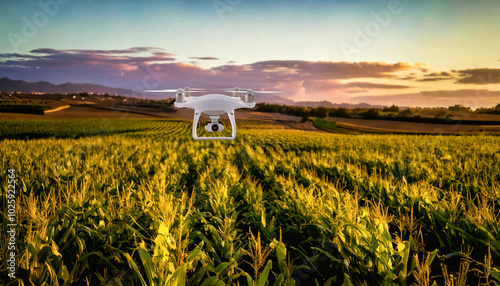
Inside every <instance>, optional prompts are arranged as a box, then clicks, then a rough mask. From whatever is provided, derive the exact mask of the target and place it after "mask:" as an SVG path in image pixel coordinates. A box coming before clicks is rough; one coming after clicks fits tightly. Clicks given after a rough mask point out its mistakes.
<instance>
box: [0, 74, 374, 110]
mask: <svg viewBox="0 0 500 286" xmlns="http://www.w3.org/2000/svg"><path fill="white" fill-rule="evenodd" d="M0 91H3V92H15V91H18V92H45V93H79V92H93V93H107V94H111V95H122V96H130V95H133V94H136V93H135V92H133V91H132V90H130V89H124V88H115V87H109V86H104V85H99V84H92V83H71V82H67V83H63V84H53V83H50V82H47V81H37V82H27V81H23V80H12V79H9V78H6V77H4V78H0ZM150 97H151V98H152V99H156V98H154V97H155V96H150ZM256 102H257V103H260V102H266V103H270V104H281V105H299V106H308V107H318V106H324V107H331V108H339V107H344V108H349V109H352V108H382V106H381V105H370V104H368V103H358V104H350V103H332V102H330V101H293V100H291V99H288V98H285V97H282V96H276V95H274V96H272V97H270V96H266V97H260V96H256Z"/></svg>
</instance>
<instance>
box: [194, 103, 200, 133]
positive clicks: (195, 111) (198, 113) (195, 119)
mask: <svg viewBox="0 0 500 286" xmlns="http://www.w3.org/2000/svg"><path fill="white" fill-rule="evenodd" d="M200 116H201V112H199V111H198V110H196V109H195V110H194V118H193V138H194V139H196V140H199V139H200V137H198V132H197V128H198V121H199V120H200Z"/></svg>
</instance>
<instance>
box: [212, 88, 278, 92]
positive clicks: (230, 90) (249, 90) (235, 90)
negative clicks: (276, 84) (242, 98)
mask: <svg viewBox="0 0 500 286" xmlns="http://www.w3.org/2000/svg"><path fill="white" fill-rule="evenodd" d="M216 90H220V91H225V92H234V93H249V92H250V93H283V92H282V91H273V90H251V89H242V90H240V89H238V88H237V87H236V88H234V89H229V88H223V89H216Z"/></svg>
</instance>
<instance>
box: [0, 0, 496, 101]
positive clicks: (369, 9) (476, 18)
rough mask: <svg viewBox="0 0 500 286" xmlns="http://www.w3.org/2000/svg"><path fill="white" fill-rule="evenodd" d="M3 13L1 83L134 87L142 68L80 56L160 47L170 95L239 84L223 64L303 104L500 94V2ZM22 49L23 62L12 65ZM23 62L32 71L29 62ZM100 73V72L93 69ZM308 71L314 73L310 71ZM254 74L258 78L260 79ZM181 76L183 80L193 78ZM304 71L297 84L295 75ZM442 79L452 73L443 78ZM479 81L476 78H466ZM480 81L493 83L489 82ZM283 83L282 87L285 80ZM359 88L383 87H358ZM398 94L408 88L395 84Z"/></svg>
mask: <svg viewBox="0 0 500 286" xmlns="http://www.w3.org/2000/svg"><path fill="white" fill-rule="evenodd" d="M66 2H67V3H66ZM40 3H42V4H40ZM0 11H1V12H0V27H1V29H0V54H2V55H3V59H2V58H0V76H2V77H3V76H7V77H11V78H16V79H26V80H47V81H52V82H55V83H62V82H65V81H72V82H94V83H100V84H106V85H110V86H118V87H125V88H133V87H135V86H136V85H137V82H139V81H140V76H139V75H138V74H137V73H135V74H134V75H131V74H130V73H127V70H128V71H129V72H130V71H131V69H132V68H131V67H130V66H127V67H124V66H123V65H120V66H111V65H106V60H111V61H112V62H116V60H117V58H113V59H109V58H107V57H106V58H105V57H104V56H102V55H101V56H100V57H97V58H93V59H92V60H87V61H85V62H78V63H79V64H80V66H78V65H77V64H76V63H77V62H75V58H78V59H82V57H85V56H88V55H89V54H92V55H94V54H95V53H89V51H90V50H115V51H117V50H127V49H130V48H133V47H151V48H158V49H162V51H161V52H162V53H169V54H170V55H168V57H169V58H173V60H170V61H167V60H163V61H159V62H155V61H149V62H141V63H142V64H149V65H154V64H155V63H156V64H164V65H160V66H157V67H156V69H158V70H159V71H165V74H167V73H169V74H170V76H171V77H172V78H171V79H168V76H167V80H164V81H162V82H161V83H160V84H159V85H160V86H161V87H163V86H164V85H165V86H166V85H168V87H176V85H175V84H179V85H181V84H184V83H186V84H187V83H189V82H192V81H193V80H194V81H195V82H194V83H193V84H192V85H198V84H197V83H196V81H201V82H213V83H217V84H218V83H219V81H221V84H222V83H224V82H226V81H228V80H231V77H230V75H226V74H224V75H223V76H221V77H217V76H215V75H214V74H217V73H219V74H220V73H221V70H228V69H223V68H221V67H223V66H225V65H231V66H237V67H239V69H238V71H236V72H234V76H237V77H238V78H237V79H233V80H234V81H236V82H238V81H240V82H241V83H242V84H246V85H251V86H254V85H255V84H257V85H260V86H257V87H258V88H267V87H268V85H269V83H270V82H266V81H264V80H261V79H259V77H258V73H260V74H262V75H263V74H264V73H266V76H270V75H269V74H270V73H272V75H280V76H281V77H280V78H274V77H273V76H272V75H271V76H270V77H273V79H274V80H275V81H273V82H272V83H275V84H273V85H272V86H269V87H270V88H282V89H283V88H285V89H286V91H287V92H288V93H287V94H288V95H289V97H290V98H293V99H296V100H304V99H310V100H322V99H327V100H331V101H355V100H361V99H363V100H365V101H366V100H367V99H368V101H370V100H372V101H373V102H375V101H376V100H375V99H376V98H375V96H380V97H379V98H382V97H381V96H385V97H383V98H385V100H386V99H387V96H391V95H398V94H413V95H415V94H418V93H422V92H431V91H438V90H471V92H472V91H473V90H477V89H481V90H484V89H487V90H491V91H492V92H494V91H497V90H499V84H498V83H499V82H500V71H499V67H500V37H499V36H498V32H499V31H500V17H498V15H500V2H498V1H494V0H482V1H452V0H444V1H438V0H435V1H431V0H423V1H416V0H413V1H411V0H401V1H396V0H372V1H341V0H338V1H326V0H325V1H323V0H322V1H315V0H300V1H299V0H296V1H277V0H268V1H255V0H253V1H252V0H216V1H193V0H185V1H180V0H178V1H148V2H142V1H77V0H69V1H68V0H64V1H63V0H59V1H57V0H42V1H40V2H38V1H31V2H25V1H6V0H0ZM30 26H31V28H33V27H34V29H30ZM26 32H28V33H26ZM41 48H48V49H53V50H57V51H70V52H66V53H67V54H66V55H65V56H64V58H61V55H60V53H58V54H57V55H56V54H54V51H52V54H43V53H31V51H33V50H38V49H41ZM82 51H84V52H82ZM85 51H86V52H85ZM158 52H159V51H158V50H155V51H153V50H134V55H133V56H134V57H140V56H143V57H144V56H148V55H149V56H150V55H152V54H153V53H158ZM14 53H17V54H19V55H21V57H17V58H16V57H13V56H12V54H14ZM68 53H69V54H71V57H68ZM8 54H10V56H9V57H7V56H6V55H8ZM75 54H77V55H75ZM106 56H110V53H107V54H106ZM116 56H117V55H116V54H115V55H113V57H116ZM130 56H131V55H130ZM165 57H167V55H165ZM200 58H202V59H200ZM64 59H65V60H66V62H65V63H66V66H65V64H64V62H63V61H64ZM53 60H57V65H56V64H51V65H48V66H46V65H45V64H46V63H47V62H48V61H53ZM14 61H16V63H15V64H14ZM96 61H97V62H96ZM267 61H282V62H280V65H281V66H280V67H276V65H274V64H273V70H255V69H254V68H255V67H257V66H259V67H260V66H264V65H256V64H255V63H259V62H267ZM287 61H304V62H307V63H310V64H311V65H314V63H319V62H326V63H331V64H332V65H331V68H338V67H339V65H338V64H337V65H336V63H342V62H348V63H351V64H352V67H355V66H356V63H360V62H367V63H379V65H380V66H381V67H383V66H384V65H385V66H390V65H391V64H392V65H394V64H396V63H407V64H408V67H406V66H405V67H404V68H400V69H397V70H393V71H391V72H390V74H389V73H388V74H385V76H383V77H380V76H377V74H376V68H374V71H375V73H374V74H372V75H371V74H369V73H363V74H364V77H359V74H358V75H353V74H352V73H349V72H347V74H349V75H350V76H352V77H351V78H346V77H345V76H341V75H338V74H335V75H334V76H333V75H332V77H330V78H323V79H321V80H318V79H317V78H321V76H318V75H317V73H316V72H315V73H308V70H297V69H295V70H293V71H291V70H288V71H287V72H285V73H284V70H286V69H290V68H291V67H290V65H288V62H287ZM28 62H29V64H28ZM167 62H168V64H169V65H167V64H166V63H167ZM24 63H26V65H25V66H22V65H23V64H24ZM82 63H85V64H82ZM21 66H22V67H21ZM62 66H64V68H61V67H62ZM92 66H94V67H95V68H96V69H97V70H95V71H93V70H92ZM301 66H302V67H304V68H306V65H301ZM316 66H317V65H316ZM368 66H369V67H371V68H373V65H364V67H368ZM403 66H404V65H400V67H403ZM70 67H73V70H72V71H69V68H70ZM141 67H142V68H143V69H144V67H143V66H141ZM141 67H139V69H140V68H141ZM245 67H246V68H245ZM342 67H344V68H345V66H342ZM116 68H123V70H122V71H113V72H109V73H107V74H102V73H103V71H102V70H103V69H105V70H112V69H116ZM136 68H137V67H136ZM309 68H310V66H307V68H306V69H309ZM178 69H182V71H179V70H178ZM250 69H252V71H253V72H254V73H256V74H255V75H251V76H249V75H248V74H249V73H250ZM475 69H480V70H479V71H477V70H475ZM188 70H189V71H188ZM344 71H345V70H344ZM172 73H176V74H181V73H182V74H184V76H185V78H181V77H180V76H173V75H172ZM294 73H296V74H298V76H292V75H293V74H294ZM433 73H436V74H440V73H443V74H444V73H448V74H449V75H450V76H448V77H444V76H441V77H439V76H434V77H432V74H433ZM122 74H123V75H122ZM200 74H203V75H202V76H201V75H200ZM210 74H212V75H211V76H210ZM301 74H303V75H304V76H303V78H301V77H300V75H301ZM313 74H314V75H313ZM116 75H119V76H116ZM307 75H309V76H310V77H308V76H307ZM245 76H246V78H245ZM311 76H315V77H316V78H311ZM470 76H475V77H477V78H476V80H475V81H473V80H465V82H464V81H461V79H463V78H468V77H470ZM480 76H482V77H483V79H484V80H482V81H481V79H480V78H479V77H480ZM142 77H144V75H143V76H142ZM403 78H408V80H407V81H404V80H403ZM410 78H413V79H414V80H413V81H411V79H410ZM430 78H432V80H430ZM426 79H427V80H426ZM276 80H278V81H280V80H281V81H282V82H281V83H280V82H278V83H276ZM356 82H358V83H359V82H368V83H370V84H372V85H367V84H357V85H356ZM353 83H354V84H353ZM375 84H378V86H376V85H375ZM131 85H133V86H131ZM172 85H174V86H172ZM389 85H393V86H394V87H388V86H389ZM225 86H226V85H225ZM225 86H224V87H225ZM354 86H356V88H353V87H354ZM358 86H359V87H358ZM384 86H385V87H386V88H384ZM398 86H399V87H402V86H406V87H402V88H396V87H398ZM320 87H323V88H320ZM476 93H477V92H476ZM332 94H335V97H334V98H332ZM407 97H408V98H413V97H411V96H409V95H408V96H407ZM476 97H477V96H476ZM412 100H414V101H415V104H416V105H418V104H421V103H419V102H417V101H418V100H417V99H412ZM451 100H452V99H450V102H451ZM453 100H456V98H453ZM492 100H495V98H493V99H492ZM476 101H477V100H476ZM498 101H499V102H500V100H498ZM411 102H412V101H411V100H410V103H411ZM481 103H482V102H479V103H477V102H476V104H481ZM485 103H486V102H485ZM436 104H437V103H436ZM439 104H441V103H439ZM488 104H489V102H488Z"/></svg>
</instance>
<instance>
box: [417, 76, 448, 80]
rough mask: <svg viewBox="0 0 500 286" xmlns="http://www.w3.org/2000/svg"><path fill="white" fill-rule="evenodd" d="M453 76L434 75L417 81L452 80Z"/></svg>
mask: <svg viewBox="0 0 500 286" xmlns="http://www.w3.org/2000/svg"><path fill="white" fill-rule="evenodd" d="M450 79H453V78H450V77H432V78H421V79H417V80H416V81H441V80H450Z"/></svg>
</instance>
